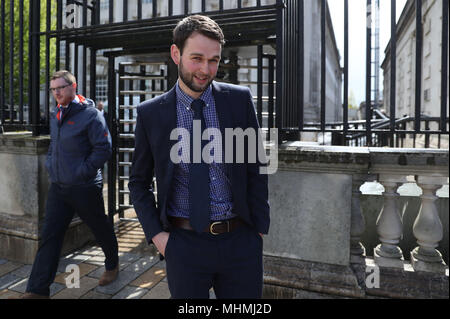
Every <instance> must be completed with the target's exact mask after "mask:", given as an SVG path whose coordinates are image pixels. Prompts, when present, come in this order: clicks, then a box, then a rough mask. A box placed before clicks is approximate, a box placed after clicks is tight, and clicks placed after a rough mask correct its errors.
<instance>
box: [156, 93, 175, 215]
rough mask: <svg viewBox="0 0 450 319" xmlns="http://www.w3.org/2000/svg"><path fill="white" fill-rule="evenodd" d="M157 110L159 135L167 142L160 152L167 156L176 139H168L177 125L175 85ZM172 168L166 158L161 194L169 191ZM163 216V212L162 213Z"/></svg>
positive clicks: (163, 206) (164, 205) (165, 199)
mask: <svg viewBox="0 0 450 319" xmlns="http://www.w3.org/2000/svg"><path fill="white" fill-rule="evenodd" d="M158 110H159V116H158V120H159V121H160V123H159V124H160V126H159V127H160V128H159V129H160V133H161V135H160V136H161V137H162V138H163V139H164V140H165V141H167V143H166V144H165V145H164V148H165V149H163V150H162V154H167V155H168V156H169V154H170V150H171V148H172V146H173V145H175V143H176V142H177V141H175V140H170V133H171V132H172V130H173V129H175V128H176V126H177V102H176V93H175V87H173V88H172V89H171V90H170V91H169V92H167V94H166V95H165V97H164V98H163V99H162V100H161V103H160V105H159V107H158ZM173 168H174V164H173V162H172V161H171V160H170V158H169V159H168V160H167V167H166V169H167V170H166V174H165V176H164V182H163V183H162V185H164V188H166V189H165V190H163V191H162V194H167V193H168V191H169V187H170V184H171V181H172V175H173ZM166 201H167V198H164V203H163V205H162V208H163V210H165V208H166V203H165V202H166ZM163 216H165V214H163Z"/></svg>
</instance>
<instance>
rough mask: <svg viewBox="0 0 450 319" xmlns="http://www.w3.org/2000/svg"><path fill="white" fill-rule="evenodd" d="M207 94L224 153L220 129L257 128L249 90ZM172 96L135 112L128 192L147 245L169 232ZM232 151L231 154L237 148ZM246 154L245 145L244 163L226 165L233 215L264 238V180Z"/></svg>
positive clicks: (218, 86) (224, 88)
mask: <svg viewBox="0 0 450 319" xmlns="http://www.w3.org/2000/svg"><path fill="white" fill-rule="evenodd" d="M212 89H213V96H214V100H215V105H216V113H217V117H218V120H219V126H220V131H221V133H222V139H223V142H222V144H223V149H224V147H225V142H224V140H225V128H232V129H235V128H242V129H243V130H245V129H246V128H254V129H258V127H259V126H258V122H257V119H256V114H255V108H254V105H253V101H252V96H251V93H250V90H249V89H248V88H246V87H241V86H236V85H231V84H223V83H218V82H213V83H212ZM175 92H176V91H175V87H174V88H172V89H171V90H170V91H169V92H167V93H165V94H163V95H161V96H158V97H156V98H153V99H151V100H148V101H145V102H143V103H141V104H140V105H139V106H138V108H137V119H136V129H135V151H134V155H133V163H132V167H131V173H130V180H129V184H128V187H129V189H130V198H131V201H132V203H133V205H134V208H135V211H136V214H137V216H138V219H139V221H140V223H141V225H142V228H143V230H144V233H145V236H146V238H147V241H148V242H149V243H150V242H151V239H152V238H153V236H155V235H157V234H158V233H160V232H161V231H163V230H167V229H169V222H168V220H167V213H166V212H167V204H168V198H169V196H168V195H169V192H170V191H171V183H172V176H173V170H174V165H175V164H174V163H173V162H172V161H171V159H170V150H171V148H172V146H173V145H175V143H177V141H176V140H171V139H170V133H171V132H172V130H173V129H175V128H176V125H177V107H176V93H175ZM233 148H234V150H233V151H234V152H233V154H236V145H234V147H233ZM247 152H248V148H247V145H246V147H245V153H246V154H245V156H244V158H245V160H244V163H235V162H233V163H229V164H225V166H226V171H227V175H228V177H229V179H230V181H231V190H232V196H233V197H232V198H233V212H234V213H235V214H237V215H238V216H240V217H241V218H242V219H243V220H244V221H246V222H247V223H248V224H249V225H252V226H253V227H254V228H255V230H257V231H258V232H260V233H262V234H267V232H268V230H269V222H270V219H269V203H268V183H267V175H264V174H260V173H259V168H260V167H261V166H263V164H262V163H261V162H259V160H258V156H256V159H257V161H256V163H248V160H247V159H248V154H247ZM223 154H224V153H223ZM234 156H236V155H234ZM153 176H156V187H157V200H156V199H155V196H154V194H153V191H154V190H153V187H152V180H153Z"/></svg>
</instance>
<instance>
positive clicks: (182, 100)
mask: <svg viewBox="0 0 450 319" xmlns="http://www.w3.org/2000/svg"><path fill="white" fill-rule="evenodd" d="M176 94H177V104H181V105H183V106H184V107H186V109H188V110H190V109H191V104H192V102H193V101H194V99H193V98H192V97H191V96H189V94H186V93H185V92H184V91H183V90H182V89H181V87H180V83H179V81H177V84H176ZM211 95H212V87H211V84H210V85H209V86H208V87H207V88H206V89H205V91H203V93H202V95H201V96H200V97H199V99H201V100H203V102H205V107H207V106H208V100H209V98H210V97H211Z"/></svg>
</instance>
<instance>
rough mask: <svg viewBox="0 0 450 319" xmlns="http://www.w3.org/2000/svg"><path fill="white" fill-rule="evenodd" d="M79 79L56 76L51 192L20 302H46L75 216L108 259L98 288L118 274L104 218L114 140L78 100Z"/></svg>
mask: <svg viewBox="0 0 450 319" xmlns="http://www.w3.org/2000/svg"><path fill="white" fill-rule="evenodd" d="M76 88H77V84H76V79H75V77H74V76H73V75H72V74H71V73H70V72H68V71H65V70H62V71H58V72H55V73H54V74H53V76H52V78H51V81H50V90H51V91H52V93H53V96H54V98H55V100H56V101H57V102H58V105H57V107H56V108H55V110H54V111H53V112H51V115H50V116H51V117H50V134H51V142H50V147H49V150H48V155H47V161H46V167H47V170H48V173H49V176H50V180H51V186H50V189H49V192H48V198H47V206H46V213H45V219H44V224H43V229H42V234H41V239H40V245H39V249H38V252H37V254H36V257H35V260H34V263H33V268H32V271H31V274H30V278H29V281H28V286H27V293H26V294H25V295H23V296H22V298H30V299H31V298H48V296H49V294H50V290H49V287H50V285H51V284H52V282H53V280H54V278H55V274H56V271H57V267H58V261H59V256H60V253H61V247H62V244H63V240H64V234H65V232H66V230H67V228H68V226H69V224H70V222H71V220H72V218H73V216H74V214H75V213H76V214H77V215H78V216H79V217H80V218H81V219H82V220H83V221H84V222H85V223H86V224H87V225H88V226H89V228H90V229H91V230H92V232H93V234H94V236H95V238H96V239H97V242H98V243H99V245H100V246H101V248H102V249H103V252H104V253H105V257H106V258H105V269H106V271H105V272H104V274H103V275H102V277H101V278H100V281H99V285H106V284H109V283H110V282H112V281H114V280H115V279H116V277H117V274H118V245H117V239H116V236H115V234H114V229H113V225H112V224H111V222H110V221H109V219H108V217H107V216H106V215H105V207H104V202H103V194H102V187H103V181H102V174H101V171H100V168H102V167H103V165H104V163H105V162H106V161H107V160H108V159H109V157H110V156H111V136H110V134H109V131H108V128H107V126H106V123H105V120H104V118H103V115H102V114H101V113H100V112H99V111H98V110H97V109H96V108H95V107H94V102H93V101H92V100H90V99H86V98H85V97H83V96H81V95H77V94H76Z"/></svg>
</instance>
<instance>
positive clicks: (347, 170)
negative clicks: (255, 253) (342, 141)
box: [264, 142, 448, 298]
mask: <svg viewBox="0 0 450 319" xmlns="http://www.w3.org/2000/svg"><path fill="white" fill-rule="evenodd" d="M397 175H398V176H407V175H421V176H437V179H436V181H437V183H441V182H442V180H443V177H444V178H445V177H446V178H445V179H447V182H446V183H447V184H448V151H446V150H433V151H428V150H400V149H376V148H351V147H329V146H313V145H305V144H302V143H300V142H293V143H288V144H283V145H281V146H280V148H279V154H278V171H277V172H276V173H275V174H273V175H269V201H270V206H271V227H270V230H269V234H268V235H267V236H265V238H264V283H265V285H264V297H266V298H280V297H282V298H445V297H446V298H448V267H447V271H446V273H445V272H444V274H442V273H433V272H422V271H415V270H414V268H413V266H412V265H411V263H409V261H408V259H409V254H410V251H411V250H412V249H413V248H415V247H417V243H416V238H414V235H413V234H412V228H413V224H414V221H415V219H416V216H417V214H418V211H419V207H420V203H421V198H419V197H408V196H398V197H397V198H396V199H395V200H396V202H397V205H398V207H399V208H400V212H399V213H400V214H403V215H404V224H403V237H402V238H401V240H400V243H401V244H400V247H401V249H402V250H403V255H404V257H405V261H404V265H403V267H402V268H397V269H396V268H390V266H386V265H382V266H381V265H378V264H377V261H376V260H374V259H373V258H369V257H370V256H373V249H374V247H375V246H376V245H378V244H380V240H379V235H378V234H377V230H376V220H377V217H378V215H379V214H380V211H381V208H382V207H383V204H385V200H386V197H385V196H379V195H378V196H375V195H361V194H360V192H359V188H360V186H361V185H362V184H364V183H365V181H373V180H377V179H379V180H382V179H381V178H380V177H381V176H383V178H385V176H389V177H390V176H397ZM402 178H403V177H402ZM404 179H405V180H406V177H405V178H404ZM399 185H401V184H399ZM441 185H442V184H441ZM355 199H356V200H355ZM437 207H438V209H440V210H441V211H440V215H441V218H442V221H443V225H444V234H445V235H444V238H443V240H442V241H441V243H440V246H439V247H438V249H439V250H440V251H441V252H444V260H445V261H446V262H447V263H448V198H441V199H439V200H438V201H437ZM358 214H359V216H360V217H362V216H364V218H365V223H363V222H361V221H362V219H361V218H360V217H358ZM360 232H361V233H360ZM352 238H353V239H352ZM354 238H357V239H358V240H357V241H359V242H362V243H363V244H364V245H365V246H366V247H365V248H366V252H367V253H366V256H367V257H368V258H365V256H359V257H358V256H355V255H354V252H355V250H354V246H352V245H353V244H354ZM352 247H353V248H352ZM442 247H444V248H445V247H446V248H445V249H444V251H443V250H442V249H441V248H442ZM356 251H357V249H356ZM374 269H376V270H377V271H378V274H379V276H380V278H379V279H380V287H378V288H374V287H371V286H369V287H367V286H366V280H367V278H368V276H369V275H370V274H371V271H372V270H374Z"/></svg>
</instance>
